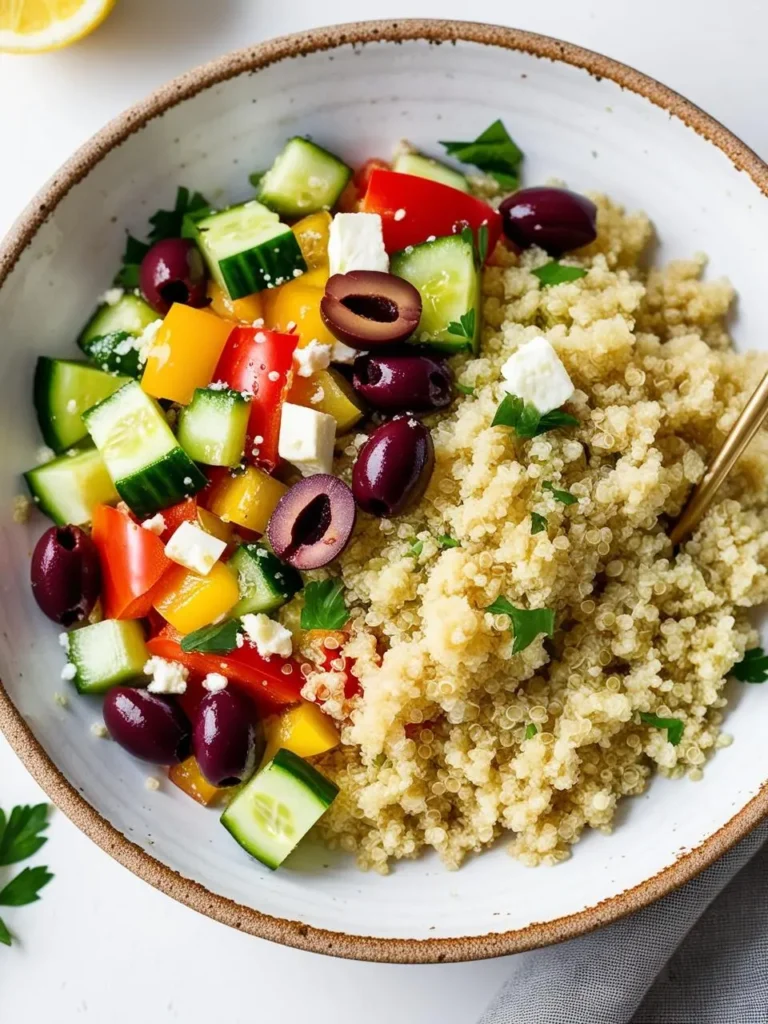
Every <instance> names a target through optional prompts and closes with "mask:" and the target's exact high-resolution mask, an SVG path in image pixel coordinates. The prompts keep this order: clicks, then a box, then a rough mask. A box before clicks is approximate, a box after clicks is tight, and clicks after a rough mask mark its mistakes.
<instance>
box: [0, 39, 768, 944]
mask: <svg viewBox="0 0 768 1024" xmlns="http://www.w3.org/2000/svg"><path fill="white" fill-rule="evenodd" d="M497 117H501V118H503V120H504V122H505V124H506V125H507V126H508V128H509V129H510V131H511V133H512V134H513V136H514V138H515V139H516V140H517V142H518V143H519V144H520V146H521V147H522V149H523V150H524V152H525V154H526V162H525V170H524V176H525V181H526V182H528V183H540V182H542V181H545V180H546V179H548V178H550V177H557V178H561V179H564V180H565V181H566V182H567V183H568V184H569V185H570V186H572V187H573V188H576V189H580V190H605V191H607V192H609V193H610V194H611V195H612V196H614V197H615V198H617V199H618V200H620V201H621V202H622V203H624V204H625V205H627V206H628V207H632V208H641V209H645V210H647V211H648V212H649V213H650V215H651V217H652V218H653V220H654V222H655V224H656V227H657V231H658V235H659V239H660V250H659V253H658V257H659V258H660V259H666V258H669V257H677V256H686V255H690V254H692V253H694V252H696V251H699V250H704V251H706V252H708V253H709V254H710V256H711V264H710V266H711V272H712V273H713V274H714V275H721V274H727V275H728V276H729V277H731V278H732V280H733V281H734V283H735V284H736V286H737V288H738V290H739V293H740V302H739V308H738V315H737V317H736V320H735V323H734V331H735V335H736V337H737V339H738V342H739V344H740V345H741V346H742V347H747V346H748V347H756V348H762V347H765V346H766V341H765V339H766V338H768V306H766V303H765V302H764V291H765V282H764V268H763V263H764V260H763V239H764V238H765V237H766V234H768V203H766V200H765V199H764V197H763V196H762V194H761V193H760V190H759V189H758V187H757V186H756V184H755V183H754V182H753V181H752V180H751V178H750V177H749V176H748V175H747V174H746V173H744V172H741V171H738V170H737V169H736V168H735V167H734V165H733V164H732V163H731V161H730V159H729V158H728V156H726V155H725V153H724V152H722V151H721V150H719V149H718V148H717V147H716V146H714V145H713V144H712V143H710V142H708V141H706V140H705V139H704V138H703V137H701V136H699V135H698V134H697V133H696V131H695V130H693V129H692V128H690V127H688V126H686V125H685V124H684V123H683V122H682V121H681V120H679V119H678V118H676V117H674V116H670V114H669V113H668V112H667V111H666V110H664V109H661V108H660V107H658V106H655V105H654V104H653V103H651V102H650V101H649V100H647V99H645V98H643V97H641V96H640V95H638V94H637V93H635V92H633V91H630V90H629V89H626V88H621V87H620V86H619V85H618V84H616V83H615V82H614V81H612V80H610V79H609V78H606V77H602V78H597V77H593V76H592V75H590V74H589V73H588V72H587V71H586V70H583V69H581V68H578V67H574V66H570V65H568V64H566V63H561V62H557V61H552V60H548V59H542V58H540V57H536V56H534V55H532V54H529V53H526V52H521V51H514V50H509V49H505V48H503V47H501V46H495V45H481V44H480V43H476V42H458V43H456V44H449V43H445V44H442V45H434V44H429V43H427V42H425V41H409V42H404V43H401V44H395V43H394V42H385V41H379V42H372V43H368V44H367V45H365V46H357V47H353V46H351V45H339V46H336V47H334V48H332V49H330V50H327V51H324V52H315V53H311V54H309V55H307V56H304V57H300V58H299V57H294V58H285V59H281V60H279V61H277V62H276V63H273V64H271V65H270V66H267V67H265V68H263V69H261V70H259V71H258V72H256V73H240V74H238V75H237V76H236V77H234V78H231V79H229V80H228V81H224V82H221V83H220V84H215V85H212V86H210V87H208V88H206V89H204V90H203V91H202V92H200V93H199V94H198V95H196V96H194V97H192V98H190V99H186V100H184V101H182V102H180V103H179V104H178V105H177V106H175V107H173V108H172V109H170V110H168V111H167V112H166V113H164V114H162V116H158V117H156V118H154V119H153V120H151V121H150V122H149V123H148V124H147V125H146V126H145V127H144V128H142V129H141V130H139V131H137V132H136V133H135V134H133V135H131V136H130V137H129V138H128V139H127V140H126V141H125V142H123V143H122V144H121V145H119V146H117V147H116V148H114V149H112V150H111V151H110V152H109V153H108V154H107V155H106V156H105V157H104V159H103V160H101V162H100V163H98V164H97V165H96V166H95V167H94V168H93V169H92V170H91V171H90V172H89V173H88V174H87V175H86V176H85V178H84V179H83V180H82V181H80V182H79V183H78V184H76V185H75V186H74V187H73V188H72V189H71V190H70V191H69V193H68V194H67V195H66V197H65V198H64V199H63V200H62V201H61V202H60V203H59V205H58V206H57V207H56V209H55V210H54V211H53V213H52V215H51V216H50V218H49V219H48V221H47V222H46V223H45V224H44V225H43V227H42V228H41V229H40V230H39V231H38V232H37V234H36V235H35V236H34V238H33V239H32V241H31V243H30V244H29V245H28V247H27V248H26V250H25V252H24V254H23V255H22V257H21V259H20V260H19V262H18V264H17V265H16V267H15V269H14V270H13V271H12V272H11V274H10V276H9V277H8V279H7V280H6V282H5V284H4V286H3V287H2V288H0V324H1V325H2V341H3V357H4V366H3V371H4V372H3V374H2V377H1V378H0V436H2V437H3V438H4V445H3V452H2V468H3V472H2V474H0V587H1V588H2V600H1V601H0V669H1V671H2V679H3V682H4V684H5V687H6V689H7V691H8V693H9V695H10V697H11V699H12V700H13V702H14V703H15V705H16V707H17V708H18V710H19V711H20V712H21V714H22V715H23V717H24V719H25V720H26V722H27V723H28V724H29V726H30V728H31V730H32V731H33V733H34V735H35V736H36V737H37V739H38V740H39V741H40V743H41V744H42V746H43V747H44V748H45V750H46V751H47V752H48V754H49V755H50V757H51V759H52V760H53V762H54V763H55V764H56V765H57V767H58V768H59V769H60V770H61V772H62V773H63V774H64V776H65V777H66V778H67V779H68V780H69V781H70V782H71V784H72V785H73V786H74V787H76V789H77V790H78V791H79V792H81V793H82V794H83V796H84V797H85V799H86V800H87V801H88V802H90V803H91V804H92V805H93V806H94V807H95V808H96V809H97V810H98V811H99V812H100V814H102V815H103V816H104V818H106V820H107V821H109V822H110V823H111V824H112V825H113V826H114V827H115V828H116V829H118V830H119V831H120V832H122V833H124V834H125V835H126V836H128V837H129V838H130V839H131V840H132V841H133V842H135V843H136V844H137V845H138V846H139V847H141V848H142V849H144V850H146V851H147V852H148V853H150V854H151V855H152V857H154V858H157V859H158V860H159V861H161V862H162V863H164V864H166V865H168V866H170V867H171V868H173V869H175V870H176V871H178V872H179V873H180V874H181V875H182V876H184V877H186V878H190V879H195V880H196V881H198V882H200V883H202V885H204V886H205V887H206V888H207V889H208V890H210V892H212V893H214V894H219V895H222V896H225V897H230V898H232V899H233V900H236V901H237V902H238V903H241V904H243V905H244V906H245V907H250V908H254V909H256V910H259V911H261V912H264V913H266V914H270V915H274V916H275V917H278V918H286V919H289V920H293V921H298V922H301V923H303V924H306V925H309V926H314V927H317V928H322V929H329V930H331V931H334V932H341V933H345V934H347V935H362V936H373V937H378V938H399V939H431V938H459V937H470V938H471V937H475V936H483V935H486V934H487V933H500V932H507V931H509V930H511V929H524V928H526V927H528V926H529V925H531V924H533V923H534V922H540V923H541V922H544V923H546V922H549V921H553V920H555V919H558V918H562V917H564V916H567V915H571V914H575V913H578V912H579V911H582V910H584V909H585V908H587V907H591V906H594V905H595V904H598V903H600V902H601V901H604V900H608V899H610V898H612V897H615V896H617V895H618V894H620V893H622V892H623V891H624V890H627V889H629V888H632V887H634V886H637V885H640V884H641V883H643V882H645V881H646V880H647V879H650V878H652V876H654V875H656V874H657V873H658V872H661V871H662V870H663V869H665V868H666V867H668V866H669V865H670V864H672V863H673V862H675V860H676V859H677V858H679V857H680V855H681V853H683V852H685V851H687V850H691V849H693V848H695V847H697V846H699V844H701V843H702V842H704V841H705V840H706V839H707V838H708V837H710V836H712V835H713V834H714V833H715V832H716V831H717V830H718V829H720V828H721V827H722V826H723V825H724V824H725V823H726V822H727V821H728V820H729V819H730V818H732V817H733V815H734V814H736V813H737V812H738V811H739V810H740V809H741V808H742V807H743V806H744V805H745V804H746V803H747V802H748V801H749V800H750V799H751V798H752V797H753V796H754V795H755V794H756V793H757V792H758V790H759V789H760V787H761V785H762V784H763V783H764V782H765V781H766V776H767V775H768V760H767V759H766V754H765V742H764V727H763V724H762V720H761V716H760V715H758V714H755V711H756V710H757V707H756V705H757V702H758V701H759V700H760V698H761V694H760V692H759V689H760V688H759V687H742V689H741V690H740V691H738V692H734V694H733V697H734V700H733V702H732V704H731V706H730V708H729V710H728V715H727V724H726V728H727V730H728V731H729V732H731V733H733V734H734V735H735V737H736V740H737V742H736V743H734V745H733V746H732V747H731V748H729V749H727V750H724V751H721V752H720V753H718V754H717V756H716V757H715V758H714V760H713V761H712V763H711V764H710V765H709V766H708V767H707V770H706V774H705V779H704V781H703V782H699V783H692V782H689V781H685V780H684V781H676V782H667V781H664V780H660V779H658V780H656V781H655V782H654V783H653V785H652V786H651V788H650V791H649V792H648V793H647V794H646V795H645V796H644V797H642V798H638V799H635V800H632V801H627V802H626V803H625V805H624V807H623V810H622V812H621V815H620V825H619V827H618V828H617V829H616V832H615V834H614V835H613V836H612V837H610V838H609V837H606V836H603V835H599V834H590V835H588V836H587V837H586V838H585V839H584V840H583V841H582V842H581V843H580V844H579V845H578V846H577V847H576V848H575V851H574V856H573V857H572V859H571V860H570V861H568V862H566V863H565V864H563V865H561V866H559V867H558V868H557V869H554V870H547V869H539V870H537V871H531V870H529V869H526V868H524V867H522V866H521V865H520V864H518V863H516V862H515V861H513V860H512V859H511V858H510V857H509V856H508V855H507V854H506V852H505V850H504V848H503V845H501V844H500V845H499V847H498V848H497V849H495V850H494V851H492V852H489V853H487V854H484V855H483V856H482V857H479V858H475V859H474V860H471V861H470V862H469V863H468V864H467V865H466V866H465V867H464V868H462V869H461V870H460V871H458V872H456V873H448V872H446V871H445V870H444V869H443V868H442V867H441V865H440V864H439V862H438V861H437V859H436V858H434V857H432V858H430V857H427V858H424V859H422V860H419V861H416V862H409V863H403V864H401V865H398V866H397V868H396V870H395V871H394V872H393V874H392V875H391V876H390V877H388V878H382V877H379V876H378V875H374V874H362V873H359V872H358V871H357V870H356V869H355V867H354V865H353V863H352V862H351V860H349V859H347V858H345V857H342V856H339V855H332V854H329V853H327V852H325V851H323V850H320V849H318V848H307V847H305V848H302V850H301V852H300V853H298V854H297V855H295V856H294V857H292V858H291V860H290V861H289V862H288V864H287V866H286V867H285V868H284V869H283V870H281V871H280V872H278V873H277V874H272V873H270V872H268V871H267V870H266V869H265V868H262V867H261V866H260V865H258V864H257V863H255V862H253V861H251V860H250V859H249V858H248V857H247V856H246V855H245V853H244V852H243V851H242V850H240V849H239V847H238V846H236V845H235V844H234V843H233V842H232V841H231V839H230V838H229V836H228V835H227V833H226V832H225V831H224V830H223V829H222V828H221V827H220V826H219V824H218V820H217V816H216V814H215V813H212V812H206V811H204V810H202V809H201V808H199V807H197V806H196V805H195V804H194V803H192V802H191V801H189V800H188V799H187V798H186V797H184V796H183V795H181V794H180V793H177V792H175V791H174V789H173V787H172V786H170V785H164V786H163V788H162V789H161V791H160V792H148V791H147V790H146V789H145V787H144V780H145V777H146V776H147V775H148V774H151V773H152V768H151V766H145V765H142V764H140V763H139V762H136V761H133V760H131V759H130V758H129V757H128V756H127V755H125V754H124V753H123V752H122V751H121V750H120V749H118V747H117V746H116V745H115V744H113V743H110V742H105V741H102V740H98V739H95V738H94V737H93V736H92V735H91V734H90V732H89V725H90V724H91V723H92V722H94V721H97V720H100V711H99V706H98V704H97V703H92V702H91V701H90V700H87V699H83V698H79V699H78V698H75V697H72V699H71V702H70V708H69V710H62V709H61V708H60V707H58V706H57V705H56V703H55V702H54V699H53V694H54V692H55V691H61V690H64V689H65V688H66V687H67V685H68V684H66V683H63V682H62V681H61V680H60V678H59V674H60V671H61V666H62V660H63V659H62V653H61V650H60V648H59V646H58V644H57V630H56V629H55V628H54V627H53V626H52V625H51V623H49V622H48V621H47V620H45V619H44V618H43V617H42V616H41V614H40V613H39V612H38V610H37V608H36V606H35V604H34V602H33V600H32V598H31V595H30V591H29V586H28V565H29V561H28V560H29V555H30V552H31V549H32V546H33V544H34V542H35V540H36V538H37V537H38V536H39V534H40V533H41V531H42V530H43V529H44V528H45V525H46V524H45V523H44V521H43V519H42V517H40V516H36V517H35V518H34V519H33V521H32V522H31V523H30V524H29V525H28V526H19V525H16V524H15V523H14V522H13V521H12V515H11V512H12V501H13V496H14V495H15V494H17V493H19V492H20V491H21V490H23V488H22V486H21V484H20V481H19V473H20V472H21V471H23V470H24V469H26V468H29V467H30V466H31V465H33V464H34V461H35V451H36V449H37V447H38V446H39V444H40V437H39V434H38V431H37V427H36V423H35V419H34V413H33V409H32V402H31V381H32V371H33V367H34V362H35V358H36V356H38V355H39V354H43V353H48V354H56V355H61V356H67V357H71V358H76V349H75V346H74V339H75V338H76V336H77V333H78V331H79V329H80V327H81V325H82V323H83V322H84V320H85V319H86V317H87V316H88V314H89V313H90V311H91V309H92V307H93V305H94V299H95V297H96V296H98V295H99V294H100V293H101V292H103V291H104V289H105V288H107V287H108V286H109V284H110V278H111V275H112V273H113V271H114V269H115V268H116V267H117V266H118V263H119V259H120V255H121V251H122V247H123V244H124V238H125V231H126V229H129V230H131V231H132V232H134V233H136V234H138V235H140V236H141V234H142V233H143V232H144V231H145V224H146V218H147V216H148V215H149V214H150V213H151V212H152V211H153V210H154V209H156V208H157V207H158V206H159V205H167V204H168V203H171V202H172V199H173V195H174V192H175V188H176V186H177V185H178V184H184V185H187V186H188V187H190V188H196V189H200V190H201V191H202V192H203V193H204V194H205V195H206V196H208V197H209V198H210V199H211V200H212V201H213V202H215V203H221V202H224V201H232V200H241V199H244V198H247V197H249V196H250V195H251V194H252V192H251V190H250V188H249V185H248V174H249V172H252V171H255V170H259V169H263V168H264V167H265V166H268V164H269V163H270V161H271V159H272V156H273V154H274V153H275V152H276V151H277V150H278V148H279V147H280V145H281V144H282V142H283V141H284V139H285V138H286V137H287V136H289V135H292V134H310V135H312V136H313V137H314V138H316V139H317V140H318V141H320V142H321V143H322V144H324V145H327V146H328V147H329V148H330V149H331V150H334V151H338V152H339V153H341V154H343V155H344V156H345V157H346V158H348V159H349V160H350V161H357V160H360V159H362V158H365V157H368V156H371V155H380V156H385V157H386V156H387V155H388V154H389V153H390V152H391V150H392V147H393V145H394V144H395V143H396V142H397V140H398V139H400V138H401V137H407V138H409V139H410V140H411V141H413V142H415V143H416V144H418V145H419V146H421V147H423V148H424V149H426V150H427V151H430V152H433V153H434V154H435V155H440V147H439V146H438V145H437V140H438V139H441V138H472V137H474V136H475V135H476V134H478V133H479V132H480V131H481V130H482V129H483V128H485V127H486V126H487V125H488V124H489V123H490V122H491V121H493V120H494V119H495V118H497ZM553 937H554V933H553ZM500 951H502V952H503V951H504V950H503V949H501V950H500ZM359 955H361V956H363V955H366V953H365V950H364V949H362V947H361V948H360V951H359ZM467 955H472V953H471V951H468V953H467Z"/></svg>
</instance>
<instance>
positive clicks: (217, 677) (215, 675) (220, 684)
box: [203, 672, 229, 693]
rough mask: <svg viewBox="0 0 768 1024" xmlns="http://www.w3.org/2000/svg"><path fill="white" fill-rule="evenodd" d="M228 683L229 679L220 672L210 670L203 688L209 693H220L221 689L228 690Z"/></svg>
mask: <svg viewBox="0 0 768 1024" xmlns="http://www.w3.org/2000/svg"><path fill="white" fill-rule="evenodd" d="M228 685H229V680H228V679H227V677H226V676H223V675H222V674H221V673H220V672H209V673H208V675H207V676H206V677H205V679H204V680H203V689H205V690H207V691H208V692H209V693H218V692H219V691H220V690H226V688H227V686H228Z"/></svg>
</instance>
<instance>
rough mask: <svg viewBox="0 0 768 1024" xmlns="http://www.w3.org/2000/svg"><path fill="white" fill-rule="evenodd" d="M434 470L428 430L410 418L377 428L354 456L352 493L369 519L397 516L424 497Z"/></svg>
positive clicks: (432, 451) (433, 457)
mask: <svg viewBox="0 0 768 1024" xmlns="http://www.w3.org/2000/svg"><path fill="white" fill-rule="evenodd" d="M434 467H435V448H434V445H433V443H432V435H431V434H430V432H429V430H428V429H427V428H426V427H425V426H424V424H423V423H420V422H419V420H416V419H414V418H413V417H412V416H398V417H396V418H395V419H393V420H390V421H389V422H388V423H384V424H382V425H381V426H380V427H378V428H377V429H376V430H374V432H373V433H372V434H371V436H370V437H369V438H368V440H367V441H366V442H365V444H364V445H363V447H362V448H361V449H360V454H359V455H358V456H357V462H355V465H354V469H353V470H352V492H353V494H354V496H355V500H356V501H357V503H358V505H359V506H360V508H362V509H363V510H364V511H365V512H369V513H370V514H371V515H372V516H381V517H384V516H386V517H389V516H397V515H400V513H401V512H404V511H405V510H406V509H407V508H408V507H409V506H410V505H415V504H416V502H417V501H418V500H419V498H421V496H422V495H423V494H424V491H425V490H426V489H427V484H428V483H429V479H430V477H431V476H432V470H433V469H434Z"/></svg>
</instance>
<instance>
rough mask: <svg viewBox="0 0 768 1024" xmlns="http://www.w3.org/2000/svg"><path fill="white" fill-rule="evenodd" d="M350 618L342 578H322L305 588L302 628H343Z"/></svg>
mask: <svg viewBox="0 0 768 1024" xmlns="http://www.w3.org/2000/svg"><path fill="white" fill-rule="evenodd" d="M348 618H349V612H348V611H347V606H346V603H345V601H344V588H343V586H342V584H341V580H321V581H320V582H317V581H315V582H313V583H308V584H307V585H306V587H305V588H304V607H303V608H302V609H301V628H302V629H341V628H342V626H344V625H345V624H346V621H347V619H348Z"/></svg>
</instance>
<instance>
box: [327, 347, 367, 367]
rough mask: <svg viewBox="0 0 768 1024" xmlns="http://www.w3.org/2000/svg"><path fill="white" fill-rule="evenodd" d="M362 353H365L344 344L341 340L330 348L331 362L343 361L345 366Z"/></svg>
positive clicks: (349, 364)
mask: <svg viewBox="0 0 768 1024" xmlns="http://www.w3.org/2000/svg"><path fill="white" fill-rule="evenodd" d="M364 354H365V353H364V352H361V351H359V349H356V348H351V347H350V346H349V345H345V344H344V342H343V341H337V342H336V343H335V345H334V346H333V348H332V349H331V362H332V363H343V364H344V365H345V366H351V365H352V363H354V361H355V360H356V359H357V357H358V356H362V355H364Z"/></svg>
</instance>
